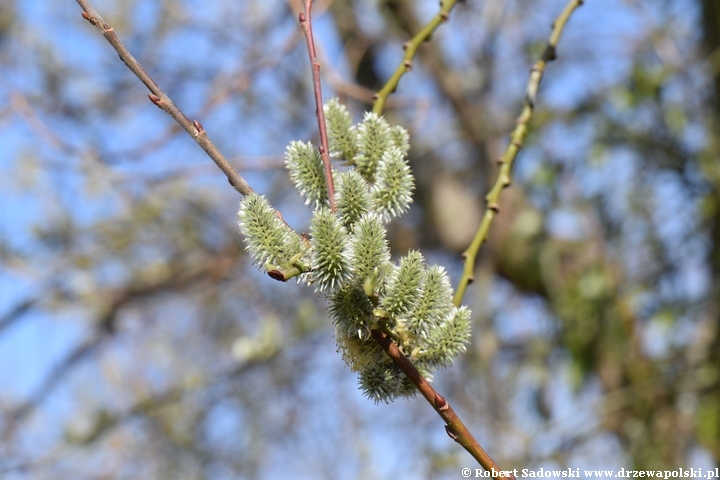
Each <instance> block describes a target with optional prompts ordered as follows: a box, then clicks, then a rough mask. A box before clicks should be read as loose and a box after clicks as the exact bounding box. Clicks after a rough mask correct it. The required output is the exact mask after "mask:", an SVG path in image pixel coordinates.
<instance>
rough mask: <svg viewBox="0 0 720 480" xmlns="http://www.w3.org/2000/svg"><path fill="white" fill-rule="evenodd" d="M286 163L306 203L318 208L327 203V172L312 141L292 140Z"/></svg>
mask: <svg viewBox="0 0 720 480" xmlns="http://www.w3.org/2000/svg"><path fill="white" fill-rule="evenodd" d="M285 165H286V166H287V168H288V170H289V171H290V178H291V179H292V181H293V182H294V183H295V188H297V190H298V192H300V195H302V196H303V198H305V205H311V206H312V208H313V209H318V208H320V206H321V205H325V204H327V201H328V193H327V185H326V184H325V172H324V170H323V164H322V160H321V159H320V152H319V151H318V149H317V148H315V147H314V146H313V145H312V144H311V143H304V142H290V145H288V147H287V149H286V150H285Z"/></svg>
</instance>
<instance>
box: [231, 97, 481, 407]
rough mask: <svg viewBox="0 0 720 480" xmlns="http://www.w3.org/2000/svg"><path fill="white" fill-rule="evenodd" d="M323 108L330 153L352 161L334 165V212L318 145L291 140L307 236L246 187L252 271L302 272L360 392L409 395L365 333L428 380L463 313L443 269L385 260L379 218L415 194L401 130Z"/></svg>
mask: <svg viewBox="0 0 720 480" xmlns="http://www.w3.org/2000/svg"><path fill="white" fill-rule="evenodd" d="M324 109H325V114H326V118H327V123H328V137H329V142H330V156H331V157H332V158H334V159H339V160H345V161H347V162H348V163H349V164H350V165H354V166H355V168H350V169H348V170H346V171H342V172H337V171H333V179H334V181H335V199H334V200H335V206H336V212H331V211H330V209H329V208H328V203H329V202H328V198H327V186H326V183H325V173H324V169H323V165H322V161H321V159H320V155H319V152H318V150H317V148H315V147H314V146H313V145H312V144H310V143H303V142H292V143H291V144H290V145H289V146H288V148H287V150H286V154H285V158H286V165H287V167H288V170H289V171H290V177H291V178H292V180H293V182H294V183H295V186H296V188H297V190H298V191H299V192H300V194H301V195H302V196H303V198H304V200H305V203H306V204H308V205H310V207H311V209H312V218H311V220H310V239H309V241H308V240H307V239H304V238H303V237H301V236H300V235H298V234H296V233H295V232H294V231H293V230H291V229H290V227H289V226H288V225H287V224H286V223H285V222H284V221H282V220H281V218H280V217H279V216H278V214H277V212H275V210H274V209H273V208H272V207H271V206H270V204H269V203H268V202H267V200H266V199H265V198H264V197H263V196H261V195H257V194H255V193H251V194H250V195H248V196H246V197H245V198H244V199H243V201H242V202H241V203H240V210H239V212H238V216H239V225H240V230H241V232H242V233H243V235H245V237H246V243H247V251H248V253H249V255H250V257H251V258H252V259H253V261H254V262H255V263H256V264H258V265H259V266H260V267H261V268H263V269H265V270H268V271H269V270H273V269H282V270H284V271H287V272H293V273H292V275H301V276H302V277H299V278H304V279H305V280H306V281H307V282H308V283H311V284H313V285H314V287H315V289H316V290H317V291H318V292H321V293H323V294H324V295H325V297H326V298H327V300H328V302H329V311H330V316H331V317H332V320H333V324H334V325H335V341H336V344H337V349H338V352H339V353H340V354H341V356H342V359H343V360H344V361H345V363H346V364H347V365H348V366H349V367H350V368H351V369H352V370H353V371H355V372H358V385H359V387H360V389H361V390H362V392H363V394H365V395H366V396H367V397H368V398H371V399H372V400H373V401H375V402H376V403H378V402H381V401H384V402H388V401H391V400H393V399H394V398H396V397H408V396H412V395H414V394H415V393H417V392H416V390H415V387H414V385H413V384H412V382H410V380H408V379H407V378H406V377H405V376H404V375H403V374H402V372H400V370H399V369H398V367H397V366H396V365H395V364H393V363H392V362H390V361H389V359H388V358H387V355H386V354H385V352H384V351H383V350H382V348H381V347H380V346H379V345H378V344H377V343H376V342H375V341H374V340H373V339H372V338H371V335H370V332H371V330H373V329H381V330H384V331H385V332H386V333H387V334H388V335H390V336H391V338H393V340H394V341H395V342H396V344H397V345H398V347H399V348H400V350H401V351H402V352H403V353H404V354H405V355H406V356H407V357H408V358H410V360H411V361H412V362H413V364H414V365H415V367H416V368H417V369H418V371H420V373H421V374H422V375H423V377H425V378H426V379H427V380H428V381H430V380H431V379H432V372H433V371H434V370H437V369H438V368H443V367H447V366H448V365H450V364H451V363H452V361H453V359H454V358H455V357H456V356H457V355H459V354H460V353H463V352H464V351H465V348H466V344H467V341H468V338H469V335H470V311H469V310H468V309H467V308H465V307H461V308H456V307H455V306H454V305H453V303H452V287H451V286H450V281H449V279H448V276H447V273H446V272H445V269H444V268H442V267H440V266H436V265H435V266H430V267H428V266H426V264H425V260H424V259H423V256H422V255H421V254H420V252H417V251H410V252H408V253H407V255H405V256H404V257H401V258H400V260H399V261H398V262H397V263H396V264H393V263H391V261H390V250H389V247H388V242H387V230H386V226H385V224H386V223H387V222H389V221H390V220H392V219H393V218H395V217H398V216H400V215H402V214H403V213H404V212H406V211H407V210H408V208H409V206H410V203H411V201H412V193H413V191H414V179H413V177H412V174H411V172H410V167H409V165H408V162H407V153H408V150H409V148H410V141H409V136H408V133H407V131H406V130H405V129H404V128H403V127H401V126H393V127H391V126H389V125H388V123H387V122H386V121H385V119H384V118H382V117H380V116H378V115H376V114H374V113H367V114H365V116H364V118H363V121H362V122H361V123H360V124H358V125H357V126H353V124H352V117H351V116H350V113H349V112H348V111H347V109H346V108H345V107H344V106H343V105H341V104H340V103H339V102H338V101H337V100H331V101H329V102H328V103H327V104H326V105H325V107H324ZM298 272H299V273H298Z"/></svg>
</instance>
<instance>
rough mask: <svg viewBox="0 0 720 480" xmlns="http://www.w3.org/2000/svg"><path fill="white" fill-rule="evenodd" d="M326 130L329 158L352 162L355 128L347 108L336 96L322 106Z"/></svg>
mask: <svg viewBox="0 0 720 480" xmlns="http://www.w3.org/2000/svg"><path fill="white" fill-rule="evenodd" d="M323 109H324V111H325V120H326V122H327V130H328V144H329V145H328V146H329V147H330V158H333V159H336V160H345V161H346V162H348V163H352V161H353V159H354V158H355V152H356V151H357V130H356V129H355V127H354V126H353V122H352V116H351V115H350V112H348V110H347V108H345V106H344V105H342V104H341V103H340V102H339V101H338V100H337V99H336V98H333V99H332V100H330V101H328V102H327V103H326V104H325V106H324V107H323Z"/></svg>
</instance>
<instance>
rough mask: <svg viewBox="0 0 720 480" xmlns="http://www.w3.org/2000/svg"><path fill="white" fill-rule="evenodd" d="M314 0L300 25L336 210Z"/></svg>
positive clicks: (307, 5) (307, 1) (307, 4)
mask: <svg viewBox="0 0 720 480" xmlns="http://www.w3.org/2000/svg"><path fill="white" fill-rule="evenodd" d="M311 10H312V0H305V11H304V12H300V15H298V19H299V20H300V26H301V27H302V29H303V33H304V34H305V40H307V47H308V54H309V55H310V63H311V64H312V77H313V89H314V91H315V115H316V116H317V121H318V130H320V148H319V150H320V158H322V162H323V167H324V168H325V182H326V183H327V189H328V201H329V202H330V210H331V211H333V212H335V186H334V185H333V178H332V165H330V147H329V146H328V134H327V125H326V124H325V112H324V111H323V99H322V88H321V85H320V62H318V59H317V55H316V53H315V39H314V38H313V31H312V17H311V16H310V12H311Z"/></svg>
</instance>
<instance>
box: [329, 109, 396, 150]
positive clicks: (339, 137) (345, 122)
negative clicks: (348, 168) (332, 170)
mask: <svg viewBox="0 0 720 480" xmlns="http://www.w3.org/2000/svg"><path fill="white" fill-rule="evenodd" d="M323 109H324V111H325V120H326V121H327V127H328V143H329V147H330V158H334V159H336V160H345V161H346V162H348V163H352V161H353V159H354V158H355V151H356V149H357V146H356V144H357V130H356V129H355V127H354V126H353V121H352V115H350V112H348V110H347V108H345V105H342V104H341V103H340V102H338V100H337V98H333V99H332V100H330V101H329V102H327V103H326V104H325V106H324V107H323ZM401 128H402V127H401ZM403 130H404V129H403Z"/></svg>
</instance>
